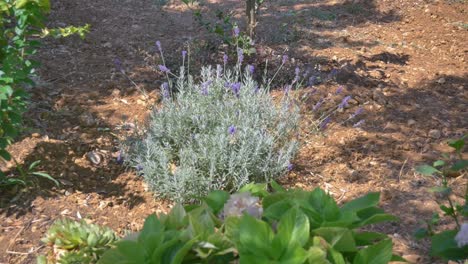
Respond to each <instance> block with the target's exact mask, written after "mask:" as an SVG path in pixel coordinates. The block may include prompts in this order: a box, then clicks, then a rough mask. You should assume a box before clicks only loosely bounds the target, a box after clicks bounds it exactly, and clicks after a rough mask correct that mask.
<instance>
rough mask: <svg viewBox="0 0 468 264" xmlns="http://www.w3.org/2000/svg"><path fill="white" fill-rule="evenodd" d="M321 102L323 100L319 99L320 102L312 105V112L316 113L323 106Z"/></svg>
mask: <svg viewBox="0 0 468 264" xmlns="http://www.w3.org/2000/svg"><path fill="white" fill-rule="evenodd" d="M323 101H324V100H323V98H320V100H319V101H318V102H317V103H316V104H315V105H314V107H312V111H314V112H315V111H317V110H318V109H319V108H320V106H321V105H322V104H323Z"/></svg>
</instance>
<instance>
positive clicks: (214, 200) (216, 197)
mask: <svg viewBox="0 0 468 264" xmlns="http://www.w3.org/2000/svg"><path fill="white" fill-rule="evenodd" d="M228 199H229V193H228V192H226V191H212V192H210V193H209V194H208V195H207V196H206V197H205V198H203V200H204V201H205V203H206V204H207V205H208V206H209V207H210V208H211V209H212V210H213V213H214V214H216V215H217V214H219V212H220V211H221V210H222V209H223V207H224V204H225V203H226V202H227V200H228Z"/></svg>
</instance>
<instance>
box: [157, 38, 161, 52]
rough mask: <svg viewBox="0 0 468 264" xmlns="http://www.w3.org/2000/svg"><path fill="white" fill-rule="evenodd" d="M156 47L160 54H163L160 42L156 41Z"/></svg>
mask: <svg viewBox="0 0 468 264" xmlns="http://www.w3.org/2000/svg"><path fill="white" fill-rule="evenodd" d="M156 47H158V50H159V52H162V48H161V42H160V41H159V40H158V41H156Z"/></svg>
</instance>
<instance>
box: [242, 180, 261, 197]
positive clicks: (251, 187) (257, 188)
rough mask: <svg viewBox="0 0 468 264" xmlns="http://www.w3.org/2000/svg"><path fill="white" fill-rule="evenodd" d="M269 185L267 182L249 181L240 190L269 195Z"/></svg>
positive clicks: (255, 194)
mask: <svg viewBox="0 0 468 264" xmlns="http://www.w3.org/2000/svg"><path fill="white" fill-rule="evenodd" d="M267 190H268V185H267V184H266V183H249V184H246V185H244V186H243V187H242V188H240V190H239V192H250V193H251V194H252V195H253V196H258V197H266V196H268V191H267Z"/></svg>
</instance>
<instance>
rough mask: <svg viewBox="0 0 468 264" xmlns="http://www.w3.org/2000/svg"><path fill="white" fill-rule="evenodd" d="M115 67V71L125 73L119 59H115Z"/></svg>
mask: <svg viewBox="0 0 468 264" xmlns="http://www.w3.org/2000/svg"><path fill="white" fill-rule="evenodd" d="M114 66H115V69H116V70H117V71H119V72H124V69H123V67H122V62H121V61H120V59H119V58H115V59H114Z"/></svg>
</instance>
